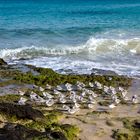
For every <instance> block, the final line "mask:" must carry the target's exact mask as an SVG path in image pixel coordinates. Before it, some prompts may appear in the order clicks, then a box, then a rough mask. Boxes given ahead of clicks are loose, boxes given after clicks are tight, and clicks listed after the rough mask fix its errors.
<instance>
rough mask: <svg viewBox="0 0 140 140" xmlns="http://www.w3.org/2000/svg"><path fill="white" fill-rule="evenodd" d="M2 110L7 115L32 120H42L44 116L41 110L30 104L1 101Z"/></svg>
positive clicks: (0, 110)
mask: <svg viewBox="0 0 140 140" xmlns="http://www.w3.org/2000/svg"><path fill="white" fill-rule="evenodd" d="M0 112H3V113H5V114H6V115H15V116H16V117H17V118H23V119H24V118H27V119H32V120H40V119H42V118H44V115H43V114H42V112H41V111H39V110H36V109H33V108H32V107H31V106H28V105H22V106H20V105H16V104H12V103H0Z"/></svg>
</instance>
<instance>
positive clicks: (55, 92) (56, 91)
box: [53, 89, 61, 95]
mask: <svg viewBox="0 0 140 140" xmlns="http://www.w3.org/2000/svg"><path fill="white" fill-rule="evenodd" d="M53 93H54V94H55V95H60V94H61V92H59V91H58V90H56V89H54V91H53Z"/></svg>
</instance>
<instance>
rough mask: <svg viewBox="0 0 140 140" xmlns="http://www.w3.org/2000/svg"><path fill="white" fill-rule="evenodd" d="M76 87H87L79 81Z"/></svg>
mask: <svg viewBox="0 0 140 140" xmlns="http://www.w3.org/2000/svg"><path fill="white" fill-rule="evenodd" d="M76 85H77V86H80V87H82V88H83V87H85V86H86V85H85V84H84V83H82V82H79V81H77V82H76Z"/></svg>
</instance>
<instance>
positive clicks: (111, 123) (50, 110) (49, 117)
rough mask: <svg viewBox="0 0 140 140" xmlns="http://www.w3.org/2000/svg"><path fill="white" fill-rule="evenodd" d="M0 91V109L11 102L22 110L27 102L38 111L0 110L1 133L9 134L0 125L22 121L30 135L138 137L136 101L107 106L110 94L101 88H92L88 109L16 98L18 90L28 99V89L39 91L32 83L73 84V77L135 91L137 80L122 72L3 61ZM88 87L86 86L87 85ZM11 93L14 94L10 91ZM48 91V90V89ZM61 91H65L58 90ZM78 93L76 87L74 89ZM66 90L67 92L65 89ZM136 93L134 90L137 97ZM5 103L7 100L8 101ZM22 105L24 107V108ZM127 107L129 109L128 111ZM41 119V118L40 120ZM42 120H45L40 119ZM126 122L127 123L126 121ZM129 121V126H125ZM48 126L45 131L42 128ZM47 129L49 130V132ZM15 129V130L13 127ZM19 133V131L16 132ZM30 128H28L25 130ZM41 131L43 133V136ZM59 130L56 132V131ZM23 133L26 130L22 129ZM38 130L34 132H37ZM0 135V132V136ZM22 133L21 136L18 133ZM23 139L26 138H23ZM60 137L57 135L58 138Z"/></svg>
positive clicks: (72, 139)
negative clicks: (72, 71)
mask: <svg viewBox="0 0 140 140" xmlns="http://www.w3.org/2000/svg"><path fill="white" fill-rule="evenodd" d="M0 67H1V69H0V77H1V78H0V81H1V82H0V92H1V93H3V96H0V97H1V98H0V105H1V107H0V110H1V109H2V107H3V106H2V105H3V104H5V105H7V106H8V105H9V104H10V105H11V106H12V105H13V109H15V110H16V108H18V107H19V108H21V107H23V108H22V109H23V110H24V109H25V108H26V107H27V108H28V107H29V106H31V108H30V110H32V109H36V111H41V114H42V115H43V117H42V116H37V119H36V118H33V117H32V115H33V114H31V115H30V118H28V117H29V116H28V115H29V114H24V115H25V116H24V115H23V112H24V111H23V112H21V114H22V115H21V116H22V117H21V116H18V115H17V114H19V112H18V110H16V111H15V114H12V115H10V114H9V110H8V111H7V112H4V111H3V113H2V114H0V126H1V127H0V129H1V130H2V131H4V132H5V133H3V134H1V135H2V136H3V137H4V136H5V135H7V134H9V131H8V130H7V129H5V128H4V126H5V125H6V124H7V123H8V124H10V125H11V126H12V127H13V128H14V126H13V123H14V125H22V126H21V127H25V129H29V128H30V130H32V131H33V130H35V131H37V132H36V135H32V136H31V137H32V138H33V137H36V138H37V139H39V138H40V136H41V138H40V139H42V140H45V139H50V140H51V139H53V138H54V136H56V135H53V136H52V133H53V134H54V133H56V132H57V136H58V137H61V136H63V138H64V140H65V139H68V140H78V139H79V140H92V139H93V140H94V139H96V140H106V139H108V140H112V139H115V140H127V139H131V138H133V137H135V138H136V140H137V139H138V138H139V136H140V133H139V129H140V128H139V126H138V128H137V127H135V124H136V121H137V124H138V125H139V121H140V119H139V117H140V109H139V108H140V103H138V104H132V103H129V104H128V103H123V102H121V103H120V104H119V105H117V107H116V108H113V109H110V108H109V107H108V106H109V103H110V98H108V96H107V97H106V96H105V95H104V94H103V93H102V90H99V89H95V90H94V92H95V93H96V94H97V95H98V97H97V99H96V100H97V103H96V104H95V105H94V107H93V108H92V109H88V108H87V106H86V107H85V106H82V107H81V108H80V110H79V111H77V112H76V113H74V114H71V115H70V114H68V113H65V111H64V112H63V111H60V110H58V107H59V106H61V104H56V105H54V106H52V107H47V106H46V105H44V104H36V103H32V102H31V101H28V102H27V105H29V106H26V105H18V104H17V103H18V101H19V99H20V97H22V95H19V91H23V92H25V95H23V97H24V98H27V99H28V100H29V96H30V94H31V92H32V91H34V92H36V93H37V94H38V95H40V96H41V97H42V95H41V92H40V91H38V90H37V89H36V90H35V89H34V88H33V85H36V86H39V87H42V88H45V87H46V84H49V85H51V86H52V87H53V88H55V87H56V86H57V85H60V84H66V83H70V84H72V85H75V84H76V82H77V81H80V82H83V83H84V84H85V85H86V86H87V85H88V83H89V82H93V83H94V82H95V81H98V82H100V83H101V84H102V85H106V86H112V87H115V88H118V87H119V86H121V87H123V88H124V89H125V90H127V91H128V97H131V96H132V95H133V94H138V93H139V92H138V91H139V85H140V80H137V79H132V78H128V77H126V76H119V75H113V74H109V75H105V74H102V75H98V74H97V75H96V74H92V75H63V74H58V73H56V72H54V71H53V70H51V69H47V68H38V67H34V66H31V65H22V67H20V68H19V67H18V66H16V65H15V66H14V67H11V66H9V65H7V64H6V63H4V64H3V65H0ZM88 89H90V88H88ZM45 91H46V92H49V91H50V90H47V89H46V90H45ZM4 92H5V93H13V94H12V95H6V94H4ZM14 93H15V94H14ZM50 93H51V92H50ZM62 93H63V94H65V91H63V92H62ZM78 93H79V91H78ZM66 94H69V92H66ZM139 97H140V94H138V98H139ZM8 103H9V104H8ZM24 106H25V108H24ZM130 110H131V112H130ZM42 121H43V122H42ZM44 122H45V123H44ZM126 124H127V125H126ZM128 125H129V127H128ZM48 128H49V131H48V130H46V129H48ZM49 132H50V133H49ZM14 133H15V131H14ZM19 133H20V132H19ZM30 133H31V132H30V131H29V132H28V134H30ZM44 133H47V136H46V134H45V136H46V137H47V138H46V137H45V136H44ZM58 133H59V135H58ZM24 134H25V136H27V134H26V133H25V131H24ZM37 134H38V135H37ZM0 137H1V136H0ZM21 137H22V136H21ZM25 139H26V138H25ZM58 139H60V140H62V137H61V138H58Z"/></svg>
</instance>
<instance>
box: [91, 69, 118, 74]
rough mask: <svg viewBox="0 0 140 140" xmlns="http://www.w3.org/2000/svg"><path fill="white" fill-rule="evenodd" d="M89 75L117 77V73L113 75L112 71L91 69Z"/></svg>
mask: <svg viewBox="0 0 140 140" xmlns="http://www.w3.org/2000/svg"><path fill="white" fill-rule="evenodd" d="M91 75H92V76H93V75H109V76H111V75H112V76H114V75H117V73H115V72H114V71H111V70H101V69H95V68H93V69H92V73H91Z"/></svg>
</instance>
